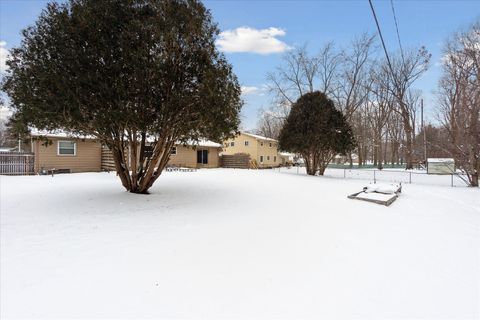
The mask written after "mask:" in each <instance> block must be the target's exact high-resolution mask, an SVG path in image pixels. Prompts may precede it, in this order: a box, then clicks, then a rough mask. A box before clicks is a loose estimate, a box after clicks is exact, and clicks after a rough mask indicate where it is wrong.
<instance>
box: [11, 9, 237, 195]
mask: <svg viewBox="0 0 480 320" xmlns="http://www.w3.org/2000/svg"><path fill="white" fill-rule="evenodd" d="M218 33H219V30H218V28H217V25H216V24H215V23H214V22H213V21H212V16H211V14H210V12H209V11H208V10H207V9H206V8H205V7H204V6H203V4H202V3H200V2H199V1H197V0H69V1H68V2H67V3H66V4H57V3H50V4H48V5H47V7H46V9H44V10H43V12H42V14H41V15H40V17H39V18H38V20H37V21H36V23H35V25H34V26H31V27H29V28H27V29H26V30H24V31H23V40H22V43H21V45H20V46H19V47H18V48H15V49H13V50H12V52H11V59H10V60H9V62H8V63H7V64H8V66H9V70H8V71H7V75H6V77H5V81H4V83H3V90H4V91H6V92H7V93H8V95H9V96H10V98H11V102H12V106H13V107H14V110H15V113H16V116H15V118H16V119H24V120H25V122H26V124H28V125H31V126H35V127H37V128H38V129H46V130H49V129H62V130H66V131H70V132H73V133H78V134H86V135H93V136H95V137H96V138H98V140H100V141H101V142H102V143H104V144H106V145H107V146H108V147H109V148H110V149H111V150H112V152H113V157H114V161H115V166H116V170H117V173H118V175H119V177H120V179H121V182H122V184H123V186H124V187H125V188H126V189H127V190H128V191H131V192H135V193H147V190H148V189H149V188H150V187H151V186H152V184H153V183H154V181H155V180H156V179H157V178H158V177H159V176H160V174H161V172H162V170H163V169H164V167H165V166H166V164H167V162H168V160H169V156H170V150H171V148H172V147H173V146H174V144H175V143H176V142H178V141H180V142H186V141H187V140H194V141H195V140H198V139H199V138H200V137H205V138H209V139H212V140H217V141H221V140H223V139H224V138H226V137H228V136H230V135H231V133H234V132H235V131H237V130H238V125H239V112H240V109H241V104H242V103H241V99H240V86H239V84H238V81H237V78H236V76H235V75H234V74H233V72H232V67H231V65H230V64H229V63H228V62H227V61H226V59H225V57H224V56H223V55H222V54H221V53H219V52H218V51H217V49H216V47H215V39H216V37H217V35H218ZM150 142H153V152H152V153H146V152H145V149H146V146H147V145H148V143H150ZM128 150H130V151H128ZM128 153H130V155H129V154H128ZM128 158H130V159H131V162H130V163H129V162H127V159H128Z"/></svg>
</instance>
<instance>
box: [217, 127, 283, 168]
mask: <svg viewBox="0 0 480 320" xmlns="http://www.w3.org/2000/svg"><path fill="white" fill-rule="evenodd" d="M222 154H223V155H235V154H248V155H249V156H250V160H251V161H253V162H255V164H256V165H257V166H258V167H260V168H269V167H278V166H279V165H281V160H280V156H279V154H278V141H277V140H275V139H271V138H267V137H262V136H259V135H256V134H251V133H247V132H241V133H240V134H239V135H238V136H236V137H235V138H233V139H229V140H226V141H225V142H224V144H223V152H222Z"/></svg>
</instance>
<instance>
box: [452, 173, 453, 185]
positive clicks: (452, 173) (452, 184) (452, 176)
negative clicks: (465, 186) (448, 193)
mask: <svg viewBox="0 0 480 320" xmlns="http://www.w3.org/2000/svg"><path fill="white" fill-rule="evenodd" d="M452 187H453V173H452Z"/></svg>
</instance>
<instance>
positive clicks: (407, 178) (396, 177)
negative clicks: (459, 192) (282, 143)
mask: <svg viewBox="0 0 480 320" xmlns="http://www.w3.org/2000/svg"><path fill="white" fill-rule="evenodd" d="M274 170H275V171H277V172H280V173H287V174H301V175H306V174H307V173H306V170H305V168H304V167H290V168H288V167H281V168H276V169H274ZM324 175H325V176H326V177H334V178H343V179H359V180H369V181H371V182H374V183H376V182H377V181H385V182H396V183H398V182H401V183H403V184H405V183H412V184H425V185H440V186H450V187H466V186H467V183H466V182H465V181H466V176H463V175H459V174H453V175H452V174H448V175H436V174H427V173H426V172H425V171H415V170H414V171H407V170H390V169H384V170H378V169H334V168H327V170H325V174H324Z"/></svg>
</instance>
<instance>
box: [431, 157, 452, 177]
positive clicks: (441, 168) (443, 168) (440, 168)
mask: <svg viewBox="0 0 480 320" xmlns="http://www.w3.org/2000/svg"><path fill="white" fill-rule="evenodd" d="M453 173H455V160H454V159H453V158H428V159H427V174H453Z"/></svg>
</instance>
